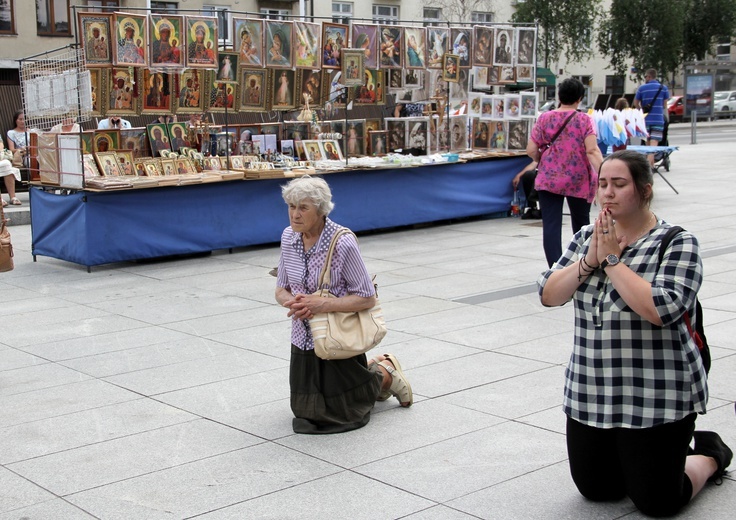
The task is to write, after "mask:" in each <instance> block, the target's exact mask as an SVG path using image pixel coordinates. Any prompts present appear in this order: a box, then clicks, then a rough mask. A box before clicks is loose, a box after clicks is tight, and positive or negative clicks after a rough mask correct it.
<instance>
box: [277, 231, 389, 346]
mask: <svg viewBox="0 0 736 520" xmlns="http://www.w3.org/2000/svg"><path fill="white" fill-rule="evenodd" d="M340 229H342V227H341V226H339V225H338V224H336V223H335V222H333V221H332V220H330V219H329V218H328V219H327V221H326V223H325V228H324V229H323V230H322V234H321V235H320V236H319V240H317V243H316V244H314V246H312V248H311V249H310V250H309V251H304V241H303V239H302V234H301V233H296V232H294V230H293V229H291V226H289V227H287V228H286V229H285V230H284V232H283V234H282V235H281V258H279V267H278V277H277V280H276V285H277V286H278V287H283V288H285V289H288V290H289V291H291V294H293V295H297V294H312V293H314V292H316V291H317V283H318V282H319V275H320V273H321V272H322V266H324V265H325V261H327V252H328V251H329V249H330V242H331V241H332V237H333V235H334V234H335V233H336V232H337V231H338V230H340ZM330 280H331V282H332V283H331V287H330V288H329V289H330V293H332V294H334V295H335V296H337V297H338V298H340V297H342V296H345V295H347V294H355V295H358V296H362V297H364V298H370V297H371V296H375V294H376V289H375V287H374V285H373V281H372V280H371V277H370V275H369V274H368V269H367V268H366V266H365V263H364V262H363V258H362V257H361V255H360V249H359V248H358V241H357V240H356V239H355V236H354V235H352V234H348V235H343V236H341V237H340V238H339V239H338V240H337V246H336V247H335V253H334V255H333V257H332V265H331V268H330ZM291 323H292V326H291V343H292V344H293V345H296V346H297V347H299V348H300V349H302V350H311V349H313V348H314V340H313V339H312V334H311V331H310V329H309V320H292V322H291Z"/></svg>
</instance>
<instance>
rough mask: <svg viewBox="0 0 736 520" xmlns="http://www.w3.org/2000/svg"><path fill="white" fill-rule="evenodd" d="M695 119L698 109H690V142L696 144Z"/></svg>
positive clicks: (696, 119)
mask: <svg viewBox="0 0 736 520" xmlns="http://www.w3.org/2000/svg"><path fill="white" fill-rule="evenodd" d="M697 121H698V111H697V110H692V111H690V144H698V132H697V124H696V123H697Z"/></svg>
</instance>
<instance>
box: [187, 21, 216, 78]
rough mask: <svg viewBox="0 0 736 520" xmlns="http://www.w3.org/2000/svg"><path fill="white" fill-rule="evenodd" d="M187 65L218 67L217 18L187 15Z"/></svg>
mask: <svg viewBox="0 0 736 520" xmlns="http://www.w3.org/2000/svg"><path fill="white" fill-rule="evenodd" d="M186 29H187V31H186V32H187V67H190V68H192V67H197V68H208V69H212V68H216V67H217V18H213V17H210V16H187V23H186Z"/></svg>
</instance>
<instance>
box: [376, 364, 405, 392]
mask: <svg viewBox="0 0 736 520" xmlns="http://www.w3.org/2000/svg"><path fill="white" fill-rule="evenodd" d="M383 357H384V358H386V359H388V360H389V361H390V362H391V364H393V366H394V367H395V368H396V370H399V371H401V365H400V364H399V360H398V359H396V356H394V355H392V354H383ZM402 373H403V372H402ZM391 395H393V394H391V390H383V391H382V392H381V393H380V394H378V397H376V401H388V400H389V399H390V398H391Z"/></svg>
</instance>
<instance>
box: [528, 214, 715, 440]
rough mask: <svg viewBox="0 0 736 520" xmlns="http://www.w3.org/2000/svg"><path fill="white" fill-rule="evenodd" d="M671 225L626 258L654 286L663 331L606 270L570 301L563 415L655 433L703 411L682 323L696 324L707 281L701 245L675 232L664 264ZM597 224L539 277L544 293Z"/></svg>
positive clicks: (697, 367)
mask: <svg viewBox="0 0 736 520" xmlns="http://www.w3.org/2000/svg"><path fill="white" fill-rule="evenodd" d="M670 227H671V225H670V224H667V223H665V222H664V221H661V220H660V221H658V222H657V225H656V226H655V227H654V228H653V229H652V231H651V232H650V233H648V234H646V235H645V236H643V237H642V238H640V239H639V240H637V241H636V242H635V243H634V244H632V245H631V246H629V247H627V248H626V249H624V250H623V252H622V253H621V262H622V263H624V264H626V265H627V266H628V267H629V268H630V269H631V270H632V271H634V272H635V273H637V274H638V275H639V276H641V277H642V278H644V279H645V280H647V281H648V282H651V284H652V297H653V299H654V305H655V307H656V308H657V313H658V314H659V317H660V318H661V320H662V323H663V325H662V326H661V327H659V326H656V325H653V324H652V323H650V322H648V321H647V320H645V319H644V318H642V317H641V316H639V315H638V314H636V313H635V312H634V311H632V310H631V308H630V307H629V306H628V305H627V304H626V303H625V302H624V300H623V299H622V298H621V296H620V295H619V293H618V291H616V288H615V287H614V285H613V283H612V282H611V280H610V279H609V278H608V277H607V276H606V273H605V271H604V270H603V269H596V270H595V272H594V273H593V274H592V275H591V276H589V277H588V279H587V280H586V281H585V282H584V283H583V284H581V285H580V287H579V288H578V289H577V290H576V292H575V294H573V296H572V301H573V304H574V305H575V345H574V348H573V352H572V355H571V356H570V361H569V363H568V366H567V370H566V371H565V395H564V400H563V410H564V411H565V413H566V414H567V415H569V416H570V417H571V418H573V419H575V420H576V421H578V422H580V423H582V424H587V425H589V426H594V427H597V428H616V427H621V428H651V427H653V426H657V425H659V424H664V423H669V422H674V421H677V420H680V419H682V418H684V417H685V416H687V415H689V414H691V413H693V412H697V413H705V408H706V403H707V402H708V386H707V379H706V375H705V369H704V368H703V363H702V360H701V357H700V354H699V352H698V347H697V346H696V345H695V342H694V341H693V340H692V338H691V337H690V334H689V333H688V331H687V327H686V325H685V323H684V320H682V319H681V317H682V315H683V314H684V312H685V311H686V310H688V311H689V313H690V316H691V319H692V320H693V327H695V325H694V319H695V297H696V295H697V292H698V290H699V289H700V286H701V284H702V281H703V265H702V262H701V259H700V252H699V246H698V241H697V239H696V238H695V237H694V236H693V235H691V234H689V233H687V232H683V233H680V234H678V235H677V236H676V237H675V238H674V239H673V240H672V242H671V243H670V245H669V246H668V248H667V251H666V252H665V255H664V258H663V260H662V264H661V265H658V264H659V246H660V243H661V240H662V237H664V235H665V234H666V233H667V229H668V228H670ZM592 232H593V226H592V225H590V226H586V227H584V228H583V229H581V230H580V231H579V232H578V233H577V234H576V235H575V237H573V239H572V242H571V243H570V245H569V246H568V248H567V250H566V251H565V252H564V254H563V255H562V257H561V258H560V259H559V260H558V261H557V263H555V264H554V265H553V266H552V268H551V269H550V270H548V271H546V272H544V273H542V275H541V276H540V277H539V280H538V285H539V294H540V296H541V295H542V292H543V291H544V286H545V284H546V283H547V280H548V279H549V277H550V275H551V274H552V273H553V272H554V271H555V270H558V269H562V268H563V267H566V266H568V265H570V264H572V263H574V262H576V261H577V260H578V259H579V258H580V257H581V256H583V255H585V254H586V253H587V251H588V246H589V244H590V239H591V236H592Z"/></svg>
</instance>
